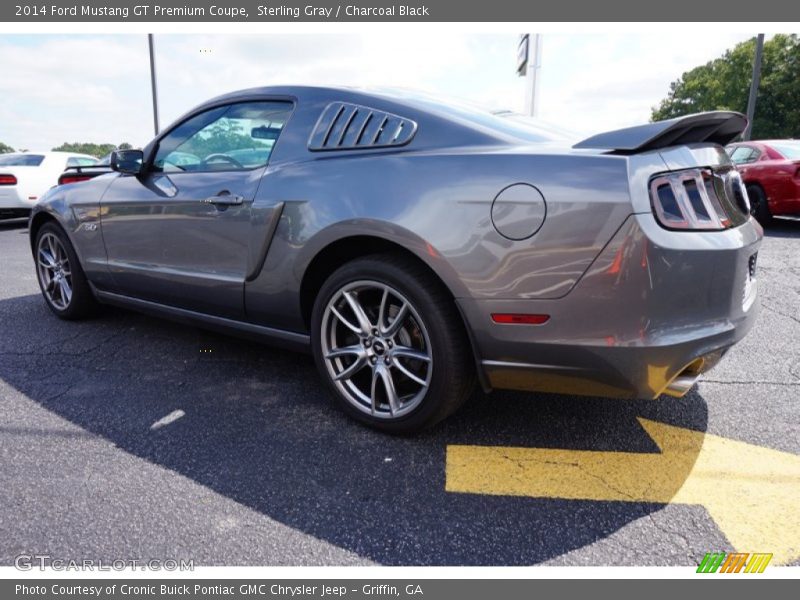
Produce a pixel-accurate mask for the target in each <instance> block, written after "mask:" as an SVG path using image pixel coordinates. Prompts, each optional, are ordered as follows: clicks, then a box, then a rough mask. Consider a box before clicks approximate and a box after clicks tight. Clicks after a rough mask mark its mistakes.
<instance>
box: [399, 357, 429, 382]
mask: <svg viewBox="0 0 800 600" xmlns="http://www.w3.org/2000/svg"><path fill="white" fill-rule="evenodd" d="M393 365H394V366H395V367H396V368H397V370H399V371H400V372H401V373H402V374H403V375H405V376H406V377H408V378H409V379H410V380H411V381H413V382H414V383H418V384H419V385H421V386H422V387H428V382H427V381H425V380H424V379H422V378H420V377H419V376H418V375H415V374H414V373H412V372H411V371H410V370H408V369H407V368H406V367H405V366H403V364H402V363H401V362H400V361H399V360H396V361H394V363H393Z"/></svg>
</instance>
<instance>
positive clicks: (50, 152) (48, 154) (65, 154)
mask: <svg viewBox="0 0 800 600" xmlns="http://www.w3.org/2000/svg"><path fill="white" fill-rule="evenodd" d="M8 154H35V155H36V156H44V157H45V158H47V157H53V158H57V157H60V156H63V157H64V158H69V157H71V156H79V157H81V158H92V159H94V160H97V157H95V156H92V155H91V154H81V153H80V152H61V151H60V150H57V151H54V150H48V151H46V152H39V151H37V150H25V152H9V153H8Z"/></svg>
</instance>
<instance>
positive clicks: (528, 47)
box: [517, 33, 542, 117]
mask: <svg viewBox="0 0 800 600" xmlns="http://www.w3.org/2000/svg"><path fill="white" fill-rule="evenodd" d="M541 66H542V36H541V35H540V34H538V33H532V34H529V33H526V34H524V35H522V37H520V41H519V48H518V50H517V74H518V75H520V76H521V77H526V78H527V80H526V81H525V84H526V86H525V114H526V115H528V116H531V117H536V116H538V114H539V69H540V68H541Z"/></svg>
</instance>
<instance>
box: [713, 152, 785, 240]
mask: <svg viewBox="0 0 800 600" xmlns="http://www.w3.org/2000/svg"><path fill="white" fill-rule="evenodd" d="M726 150H727V151H728V154H730V156H731V160H732V161H733V162H734V164H735V165H736V167H737V168H738V169H739V172H740V173H741V174H742V179H743V180H744V183H745V186H746V187H747V195H748V196H749V197H750V204H751V208H752V212H753V214H754V215H755V217H756V218H757V219H758V220H759V221H760V222H761V224H762V225H767V224H769V223H770V221H771V220H772V217H776V216H782V215H800V141H798V140H763V141H757V142H739V143H736V144H730V145H729V146H727V147H726Z"/></svg>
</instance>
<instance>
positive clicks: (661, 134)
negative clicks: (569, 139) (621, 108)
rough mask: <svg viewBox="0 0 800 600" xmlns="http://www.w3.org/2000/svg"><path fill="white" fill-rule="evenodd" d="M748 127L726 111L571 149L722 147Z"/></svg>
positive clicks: (600, 137) (608, 135)
mask: <svg viewBox="0 0 800 600" xmlns="http://www.w3.org/2000/svg"><path fill="white" fill-rule="evenodd" d="M745 127H747V117H745V116H744V115H743V114H741V113H738V112H733V111H727V110H715V111H712V112H704V113H697V114H694V115H687V116H685V117H678V118H676V119H669V120H667V121H656V122H655V123H648V124H647V125H638V126H636V127H628V128H626V129H617V130H616V131H607V132H605V133H598V134H597V135H594V136H592V137H590V138H587V139H585V140H583V141H582V142H578V143H577V144H575V146H573V147H574V148H578V149H582V148H591V149H595V150H608V151H611V152H616V153H619V154H637V153H639V152H647V151H648V150H658V149H659V148H666V147H668V146H680V145H683V144H697V143H703V142H705V143H712V144H720V145H722V146H724V145H725V144H727V143H728V142H731V141H733V140H734V139H736V138H737V137H738V136H739V134H741V133H742V132H743V131H744V130H745Z"/></svg>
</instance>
